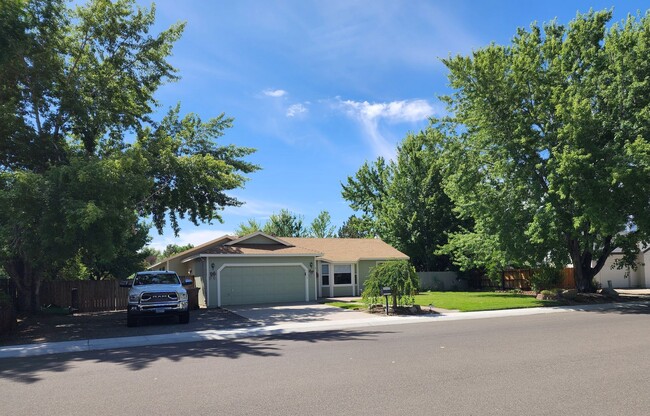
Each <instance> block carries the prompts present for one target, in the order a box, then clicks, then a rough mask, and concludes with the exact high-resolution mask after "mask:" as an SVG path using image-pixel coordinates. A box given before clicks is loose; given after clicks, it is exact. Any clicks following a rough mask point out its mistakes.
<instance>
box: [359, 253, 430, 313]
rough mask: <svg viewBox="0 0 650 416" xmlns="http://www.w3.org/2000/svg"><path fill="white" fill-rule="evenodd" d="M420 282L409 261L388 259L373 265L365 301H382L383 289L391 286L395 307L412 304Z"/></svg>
mask: <svg viewBox="0 0 650 416" xmlns="http://www.w3.org/2000/svg"><path fill="white" fill-rule="evenodd" d="M419 284H420V279H419V278H418V275H417V273H416V272H415V268H414V267H413V266H412V265H411V264H410V263H409V262H408V261H406V260H394V261H387V262H385V263H381V264H379V265H378V266H376V267H373V268H372V270H371V271H370V275H369V276H368V280H366V282H365V285H364V289H363V293H362V297H363V301H364V303H366V304H367V305H373V304H376V303H380V299H379V298H380V297H381V289H382V288H383V287H390V288H391V292H392V299H393V309H395V308H397V306H398V305H412V304H413V303H414V302H415V299H414V298H413V296H414V295H415V294H416V293H417V290H418V285H419Z"/></svg>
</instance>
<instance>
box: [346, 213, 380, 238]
mask: <svg viewBox="0 0 650 416" xmlns="http://www.w3.org/2000/svg"><path fill="white" fill-rule="evenodd" d="M371 230H372V219H370V218H368V217H366V216H363V217H361V218H359V217H357V216H356V215H351V216H350V217H349V218H348V219H347V220H346V221H345V222H344V223H343V225H342V226H341V228H339V232H338V236H339V238H373V237H374V234H373V233H372V231H371Z"/></svg>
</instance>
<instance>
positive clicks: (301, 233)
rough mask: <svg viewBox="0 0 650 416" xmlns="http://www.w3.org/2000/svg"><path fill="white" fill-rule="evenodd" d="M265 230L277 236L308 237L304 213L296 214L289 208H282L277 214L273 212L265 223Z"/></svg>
mask: <svg viewBox="0 0 650 416" xmlns="http://www.w3.org/2000/svg"><path fill="white" fill-rule="evenodd" d="M263 231H264V232H265V233H266V234H269V235H272V236H275V237H306V236H307V235H308V231H307V229H306V228H305V227H304V226H303V217H302V215H298V214H294V213H292V212H291V211H289V210H287V209H281V210H280V212H279V213H277V214H271V216H270V217H269V220H268V221H267V222H266V224H264V228H263Z"/></svg>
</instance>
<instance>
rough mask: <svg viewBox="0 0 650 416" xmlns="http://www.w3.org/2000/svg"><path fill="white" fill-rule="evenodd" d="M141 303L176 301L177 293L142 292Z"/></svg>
mask: <svg viewBox="0 0 650 416" xmlns="http://www.w3.org/2000/svg"><path fill="white" fill-rule="evenodd" d="M140 299H141V301H142V303H156V302H176V301H177V300H178V295H177V294H176V292H156V293H147V292H145V293H143V294H142V296H141V297H140Z"/></svg>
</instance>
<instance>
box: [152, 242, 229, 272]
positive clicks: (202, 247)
mask: <svg viewBox="0 0 650 416" xmlns="http://www.w3.org/2000/svg"><path fill="white" fill-rule="evenodd" d="M235 239H237V236H232V235H222V236H221V237H219V238H215V239H214V240H210V241H208V242H207V243H203V244H199V245H198V246H196V247H192V248H191V249H189V250H185V251H182V252H180V253H176V254H174V255H173V256H170V257H167V258H164V259H162V260H160V261H159V262H158V263H156V264H153V265H151V266H149V269H153V268H154V267H157V266H159V265H161V264H163V263H166V262H168V261H170V260H174V259H177V258H179V257H188V256H191V255H192V254H195V253H199V252H201V251H205V250H208V249H210V248H212V247H215V246H220V245H223V244H224V243H227V242H229V241H232V240H235Z"/></svg>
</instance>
